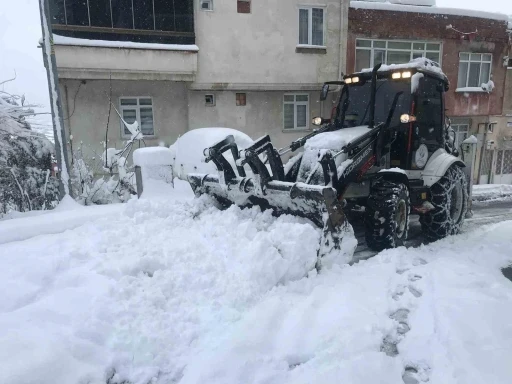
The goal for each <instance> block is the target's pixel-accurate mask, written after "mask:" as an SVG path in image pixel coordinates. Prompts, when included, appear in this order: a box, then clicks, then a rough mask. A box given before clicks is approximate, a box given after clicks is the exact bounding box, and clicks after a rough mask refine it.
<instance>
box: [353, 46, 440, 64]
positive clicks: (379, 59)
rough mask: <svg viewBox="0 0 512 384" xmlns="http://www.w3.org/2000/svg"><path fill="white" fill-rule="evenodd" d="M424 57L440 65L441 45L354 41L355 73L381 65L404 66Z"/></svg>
mask: <svg viewBox="0 0 512 384" xmlns="http://www.w3.org/2000/svg"><path fill="white" fill-rule="evenodd" d="M418 57H425V58H427V59H430V60H433V61H435V62H436V63H439V64H441V44H440V43H431V42H426V41H399V40H368V39H357V40H356V68H355V70H356V71H360V70H361V69H363V68H373V67H374V66H375V65H377V64H379V63H382V64H405V63H408V62H409V61H411V60H412V59H416V58H418Z"/></svg>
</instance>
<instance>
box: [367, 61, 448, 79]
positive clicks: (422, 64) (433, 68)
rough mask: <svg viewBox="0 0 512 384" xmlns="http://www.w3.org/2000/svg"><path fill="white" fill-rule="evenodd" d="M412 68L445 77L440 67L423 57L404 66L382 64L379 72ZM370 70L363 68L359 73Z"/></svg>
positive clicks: (369, 70)
mask: <svg viewBox="0 0 512 384" xmlns="http://www.w3.org/2000/svg"><path fill="white" fill-rule="evenodd" d="M412 68H417V69H424V70H427V71H430V72H436V73H438V74H440V75H443V76H446V75H445V74H444V72H443V70H442V69H441V67H439V64H437V63H436V62H435V61H432V60H429V59H426V58H424V57H418V58H416V59H412V60H411V61H409V62H408V63H405V64H389V65H386V64H383V65H382V66H381V67H380V69H379V72H384V71H395V70H400V69H412ZM372 70H373V68H364V69H362V70H361V72H371V71H372Z"/></svg>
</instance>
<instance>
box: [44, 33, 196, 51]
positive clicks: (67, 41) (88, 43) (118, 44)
mask: <svg viewBox="0 0 512 384" xmlns="http://www.w3.org/2000/svg"><path fill="white" fill-rule="evenodd" d="M53 43H54V44H55V45H71V46H73V45H74V46H79V47H104V48H127V49H156V50H165V51H189V52H198V51H199V48H198V46H197V45H193V44H192V45H185V44H156V43H136V42H132V41H108V40H89V39H78V38H76V37H67V36H60V35H55V34H54V35H53ZM39 44H42V40H39Z"/></svg>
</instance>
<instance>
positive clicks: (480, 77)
mask: <svg viewBox="0 0 512 384" xmlns="http://www.w3.org/2000/svg"><path fill="white" fill-rule="evenodd" d="M462 55H468V57H469V59H467V60H465V59H462V57H461V56H462ZM471 55H480V61H476V60H471ZM484 55H489V56H490V57H491V59H490V60H489V61H487V60H484ZM461 63H468V73H467V74H466V83H465V85H464V86H461V85H460V84H459V79H458V75H459V71H460V65H461ZM471 63H479V64H480V72H479V73H478V82H477V83H478V85H477V86H476V87H470V86H469V85H468V84H469V73H470V72H471V71H470V68H471ZM482 64H489V79H488V80H487V82H486V83H488V82H489V81H490V80H491V79H492V53H491V52H459V67H458V71H457V89H463V88H480V85H481V84H484V82H483V81H482V68H483V65H482ZM457 89H456V91H457ZM482 92H485V91H484V90H483V89H482Z"/></svg>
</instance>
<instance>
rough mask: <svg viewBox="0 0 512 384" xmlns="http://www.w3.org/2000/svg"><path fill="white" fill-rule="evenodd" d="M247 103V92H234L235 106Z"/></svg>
mask: <svg viewBox="0 0 512 384" xmlns="http://www.w3.org/2000/svg"><path fill="white" fill-rule="evenodd" d="M246 103H247V94H245V93H237V94H236V105H237V107H243V106H245V105H246Z"/></svg>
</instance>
